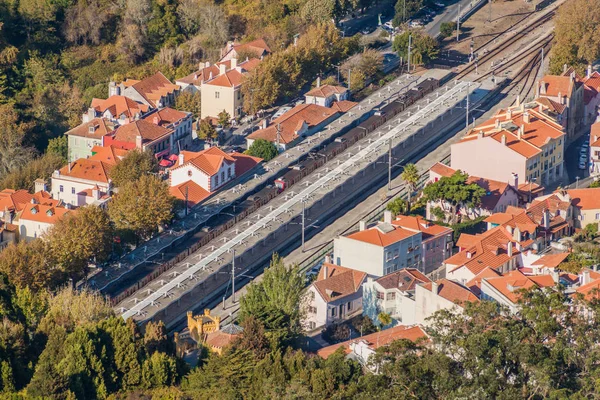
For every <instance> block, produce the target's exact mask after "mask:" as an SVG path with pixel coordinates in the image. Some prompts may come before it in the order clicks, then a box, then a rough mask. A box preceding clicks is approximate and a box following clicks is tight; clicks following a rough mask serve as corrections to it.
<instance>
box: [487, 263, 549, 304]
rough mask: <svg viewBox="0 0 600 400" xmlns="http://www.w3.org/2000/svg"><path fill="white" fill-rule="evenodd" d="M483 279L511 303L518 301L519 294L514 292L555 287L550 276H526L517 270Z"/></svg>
mask: <svg viewBox="0 0 600 400" xmlns="http://www.w3.org/2000/svg"><path fill="white" fill-rule="evenodd" d="M484 279H485V281H486V282H487V283H488V284H489V285H490V286H492V287H493V288H495V289H496V290H497V291H498V292H500V293H501V294H502V295H503V296H504V297H505V298H507V299H508V300H509V301H511V302H512V303H517V301H518V300H519V294H518V293H516V292H517V291H518V290H520V289H530V288H532V287H553V286H555V283H554V280H553V279H552V276H550V275H538V276H526V275H523V273H522V272H520V271H518V270H514V271H510V272H508V273H506V274H504V275H502V276H499V277H492V278H484Z"/></svg>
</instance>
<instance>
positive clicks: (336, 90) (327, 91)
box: [305, 85, 348, 98]
mask: <svg viewBox="0 0 600 400" xmlns="http://www.w3.org/2000/svg"><path fill="white" fill-rule="evenodd" d="M347 91H348V89H347V88H345V87H343V86H333V85H323V86H320V87H316V88H314V89H312V90H310V91H308V92H307V93H306V94H305V96H313V97H324V98H327V97H329V96H333V95H336V94H342V93H345V92H347Z"/></svg>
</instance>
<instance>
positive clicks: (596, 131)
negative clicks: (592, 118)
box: [590, 122, 600, 147]
mask: <svg viewBox="0 0 600 400" xmlns="http://www.w3.org/2000/svg"><path fill="white" fill-rule="evenodd" d="M590 147H600V122H596V123H594V124H592V127H591V129H590Z"/></svg>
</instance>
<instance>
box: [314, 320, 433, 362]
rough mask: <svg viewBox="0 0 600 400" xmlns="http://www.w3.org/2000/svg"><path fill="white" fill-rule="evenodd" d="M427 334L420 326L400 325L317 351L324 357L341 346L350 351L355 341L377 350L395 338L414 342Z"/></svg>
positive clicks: (347, 351) (345, 350) (424, 337)
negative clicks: (363, 342)
mask: <svg viewBox="0 0 600 400" xmlns="http://www.w3.org/2000/svg"><path fill="white" fill-rule="evenodd" d="M426 338H427V334H426V333H425V331H423V329H421V327H419V326H410V327H409V326H405V325H398V326H395V327H393V328H389V329H385V330H383V331H381V332H376V333H371V334H370V335H365V336H362V337H360V338H358V339H353V340H348V341H346V342H342V343H338V344H334V345H333V346H327V347H323V348H322V349H320V350H318V351H317V355H319V356H320V357H322V358H325V359H326V358H327V357H329V356H330V355H332V354H333V353H335V351H336V350H337V349H339V348H340V347H341V348H343V349H344V352H345V353H347V354H349V353H350V344H351V343H353V342H359V341H365V342H366V343H367V344H368V346H369V347H370V348H371V349H373V350H376V349H378V348H379V347H382V346H387V345H389V344H390V343H392V342H393V341H395V340H400V339H406V340H410V341H412V342H416V341H417V340H420V339H426Z"/></svg>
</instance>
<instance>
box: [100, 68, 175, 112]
mask: <svg viewBox="0 0 600 400" xmlns="http://www.w3.org/2000/svg"><path fill="white" fill-rule="evenodd" d="M179 91H180V87H179V86H178V85H174V84H173V83H171V81H170V80H168V79H167V78H166V77H165V76H164V75H163V74H162V73H161V72H157V73H155V74H154V75H151V76H148V77H146V78H144V79H142V80H137V79H126V80H125V81H123V82H120V83H116V82H112V81H111V82H110V83H109V84H108V96H109V97H111V96H125V97H128V98H130V99H132V100H133V101H135V102H138V103H141V104H145V105H147V106H150V107H152V108H163V107H170V106H173V105H174V104H175V98H176V97H177V96H178V95H179Z"/></svg>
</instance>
